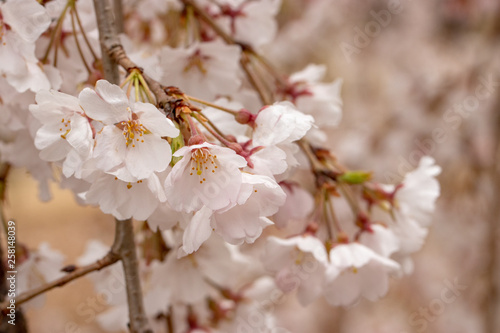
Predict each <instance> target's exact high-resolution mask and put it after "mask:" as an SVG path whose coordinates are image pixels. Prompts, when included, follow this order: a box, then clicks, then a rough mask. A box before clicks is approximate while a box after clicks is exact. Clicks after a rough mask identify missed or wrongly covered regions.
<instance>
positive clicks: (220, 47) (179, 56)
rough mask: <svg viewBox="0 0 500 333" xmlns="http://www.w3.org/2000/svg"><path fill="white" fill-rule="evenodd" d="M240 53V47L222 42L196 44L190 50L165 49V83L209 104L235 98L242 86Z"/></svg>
mask: <svg viewBox="0 0 500 333" xmlns="http://www.w3.org/2000/svg"><path fill="white" fill-rule="evenodd" d="M240 52H241V50H240V47H239V46H235V45H225V44H224V43H223V42H221V41H215V42H204V43H193V44H192V45H191V46H189V47H187V48H175V49H174V48H170V47H168V46H167V47H164V48H163V49H162V50H161V53H160V67H161V71H162V72H163V75H162V80H161V81H165V82H169V84H171V85H175V86H178V87H179V88H180V89H181V90H182V91H184V92H185V93H187V94H190V95H193V96H196V97H198V98H201V99H205V100H208V101H213V100H214V99H215V98H216V97H218V96H224V95H231V94H233V93H235V92H236V91H237V90H238V88H239V86H240V84H241V80H240V78H239V77H238V73H239V60H240Z"/></svg>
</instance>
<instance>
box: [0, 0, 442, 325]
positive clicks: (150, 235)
mask: <svg viewBox="0 0 500 333" xmlns="http://www.w3.org/2000/svg"><path fill="white" fill-rule="evenodd" d="M136 7H137V8H142V9H140V10H138V11H136V9H137V8H136ZM279 7H280V1H277V0H256V1H250V0H249V1H245V0H215V1H205V0H198V1H174V0H172V1H157V0H142V1H139V2H138V3H137V4H130V5H129V6H126V7H125V10H126V11H127V15H125V16H124V17H126V22H125V24H126V25H125V27H126V31H127V32H128V34H127V35H123V36H122V37H121V40H122V43H123V48H124V49H125V51H126V52H124V54H127V55H128V56H123V57H127V60H129V61H134V62H135V65H136V66H123V67H124V69H125V71H124V72H121V73H120V80H121V84H120V85H115V84H112V83H110V82H108V81H106V80H103V79H102V78H103V77H104V68H103V63H102V60H101V59H100V53H101V52H99V51H98V48H97V40H98V39H97V33H96V32H97V25H96V23H95V20H94V9H93V7H92V5H91V2H82V1H79V2H76V1H72V0H68V1H66V0H60V1H59V0H58V1H51V2H47V3H46V4H45V5H40V4H39V2H37V1H36V0H16V1H14V0H8V1H6V2H4V3H2V4H1V5H0V11H1V15H0V23H1V26H0V29H1V30H0V32H1V33H2V35H1V37H0V38H1V40H2V42H3V45H0V60H2V61H0V64H3V65H0V72H1V73H2V76H1V77H0V86H1V87H2V92H4V91H5V94H2V96H1V97H2V98H1V99H0V112H1V113H2V116H3V117H2V118H1V119H2V120H1V121H0V128H1V131H0V133H2V135H1V136H0V159H1V161H2V162H3V163H9V164H11V165H13V166H16V167H26V168H27V169H28V170H29V171H30V172H31V173H32V174H33V176H34V177H35V178H36V179H37V180H39V181H40V184H41V189H42V191H41V198H42V199H49V198H50V193H49V192H48V182H49V181H50V180H56V179H57V181H58V182H59V183H60V185H61V186H62V187H64V188H68V189H70V190H71V191H72V192H73V193H74V194H75V198H76V199H77V200H78V202H79V203H81V204H86V205H95V206H98V207H99V208H100V209H101V210H102V211H103V212H104V213H107V214H111V215H113V216H114V217H115V218H116V219H117V220H127V219H131V218H133V219H136V220H139V221H145V222H144V223H143V228H142V229H141V231H140V232H139V233H138V234H137V239H136V243H137V244H138V245H139V257H140V271H141V276H142V278H143V279H144V280H145V281H147V283H146V284H145V287H144V289H145V290H144V294H145V302H146V312H147V315H148V316H149V318H150V319H151V320H152V322H153V325H156V324H158V325H157V326H158V327H157V330H155V331H156V332H162V331H164V327H166V325H165V324H164V323H163V322H162V320H163V321H164V320H165V318H168V321H169V322H174V323H175V325H174V327H175V332H201V331H205V332H208V331H210V332H239V331H243V330H247V331H248V330H249V328H248V327H250V329H251V330H252V331H258V332H269V331H271V330H272V329H274V328H276V325H277V323H276V320H275V318H274V316H273V314H272V313H271V312H270V311H268V309H263V307H262V303H264V302H265V301H266V297H267V296H268V295H269V294H270V293H271V292H272V291H277V290H281V291H282V292H290V291H292V290H297V295H298V298H299V300H300V302H301V303H302V304H304V305H305V304H308V303H311V302H312V301H314V300H315V299H317V298H318V297H320V296H323V297H325V298H326V300H327V301H328V302H329V303H330V304H332V305H343V306H349V305H352V304H354V303H356V302H357V301H358V300H360V299H361V298H366V299H369V300H372V301H373V300H376V299H378V298H379V297H381V296H383V295H384V294H385V293H386V292H387V289H388V283H389V277H390V276H398V275H402V273H410V272H411V268H412V262H411V257H410V255H411V254H412V253H414V252H416V251H418V250H419V249H420V248H421V246H422V244H423V240H424V238H425V236H426V234H427V227H428V226H429V224H430V221H431V214H432V211H433V210H434V202H435V200H436V198H437V197H438V195H439V184H438V183H437V181H436V179H435V177H436V176H437V175H438V174H439V172H440V169H439V167H438V166H436V165H435V164H434V161H433V160H432V158H430V157H426V158H423V159H422V160H421V163H420V165H419V167H418V168H417V169H416V170H415V171H413V172H411V173H409V174H407V175H406V177H405V178H404V181H403V182H402V183H401V184H399V185H384V184H378V183H374V182H372V181H371V173H369V172H364V171H351V170H348V169H347V168H345V167H344V166H342V165H341V164H340V163H339V162H338V161H337V159H336V158H335V156H333V154H332V153H330V152H329V151H328V150H326V149H324V148H322V147H321V146H320V145H321V144H323V143H325V142H326V141H327V134H326V131H327V130H329V129H331V128H332V127H334V126H337V125H338V124H339V122H340V119H341V115H342V100H341V97H340V89H341V84H342V81H341V80H340V79H337V80H335V81H333V82H331V83H325V82H322V81H321V80H322V78H323V77H324V75H325V70H326V69H325V67H323V66H318V65H309V66H307V67H306V68H305V69H304V70H302V71H300V72H297V73H295V74H292V75H290V76H285V75H281V74H279V72H278V70H277V69H276V68H274V66H273V65H272V64H270V63H269V62H268V61H267V60H266V59H265V58H264V56H263V55H262V54H261V53H260V52H261V50H262V49H263V47H264V46H265V45H266V44H269V43H270V42H271V41H273V39H274V37H275V34H276V30H277V23H276V20H275V15H276V14H277V11H278V9H279ZM200 12H202V13H203V15H201V14H200ZM167 15H168V16H169V17H171V18H177V19H178V22H177V23H178V25H177V27H176V28H175V29H174V28H173V27H169V26H168V25H165V24H163V23H162V22H163V21H162V20H163V19H164V18H165V16H167ZM51 22H52V23H51ZM179 27H183V28H182V29H180V28H179ZM179 30H180V31H179ZM44 32H45V33H44ZM70 36H71V38H70ZM146 41H148V43H147V44H146V43H145V42H146ZM174 46H175V47H174ZM10 60H12V62H10ZM7 63H9V65H8V66H6V65H5V64H7ZM152 82H155V83H157V86H159V87H160V90H161V92H160V93H158V91H156V90H155V91H154V93H153V89H151V83H152ZM159 82H161V84H160V83H159ZM165 96H166V97H168V98H166V100H167V102H164V100H165V98H164V99H163V100H162V102H161V103H160V98H162V97H165ZM306 173H307V174H309V175H312V177H310V178H311V179H313V180H309V181H302V182H299V180H300V179H301V177H299V175H300V174H306ZM302 178H304V177H302ZM266 231H269V232H268V233H266ZM271 235H272V236H271ZM249 244H252V246H250V245H249ZM105 253H106V247H105V246H103V245H102V244H100V243H98V242H96V241H93V242H90V243H89V246H88V249H87V252H86V254H85V255H84V256H83V257H82V258H80V263H79V264H81V265H83V264H87V263H90V262H92V261H93V260H96V259H98V258H100V257H102V256H103V255H104V254H105ZM53 257H57V256H53ZM56 259H57V258H56ZM52 261H53V262H57V263H58V264H60V260H59V259H57V260H52ZM114 269H116V267H115V266H114V267H111V268H107V269H105V270H103V271H102V272H99V273H96V275H95V276H94V277H96V279H95V282H96V289H97V290H101V289H103V288H104V289H105V288H106V284H107V283H108V281H109V279H119V280H120V281H122V280H123V279H124V277H123V276H122V275H120V274H118V276H117V275H116V274H113V273H112V272H113V271H112V270H114ZM109 283H111V282H109ZM123 292H124V290H121V291H120V293H116V295H115V296H116V297H113V298H112V299H110V300H109V305H110V306H111V307H110V309H109V311H107V312H106V313H104V314H102V315H101V316H100V317H99V323H100V324H101V326H102V327H103V328H105V329H109V330H116V329H119V328H126V324H127V321H126V319H125V318H126V316H124V313H125V312H126V311H127V309H126V306H125V302H124V301H123V300H124V299H125V296H124V293H123ZM256 312H258V313H264V315H263V319H262V320H261V321H259V323H258V324H255V323H252V322H250V321H248V320H243V321H242V320H241V319H242V318H249V316H252V314H254V313H256Z"/></svg>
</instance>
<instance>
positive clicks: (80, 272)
mask: <svg viewBox="0 0 500 333" xmlns="http://www.w3.org/2000/svg"><path fill="white" fill-rule="evenodd" d="M119 259H120V258H119V256H118V255H117V254H115V253H113V252H109V253H108V254H107V255H106V256H104V257H103V258H102V259H100V260H97V261H96V262H94V263H92V264H89V265H86V266H83V267H78V268H76V269H75V270H74V271H73V272H71V273H68V274H66V275H65V276H63V277H62V278H60V279H57V280H55V281H52V282H50V283H46V284H43V285H41V286H39V287H37V288H34V289H32V290H29V291H27V292H24V293H22V294H21V295H19V296H17V297H16V298H15V300H16V306H18V305H20V304H22V303H25V302H27V301H29V300H31V299H33V298H35V297H36V296H39V295H41V294H43V293H46V292H47V291H49V290H51V289H54V288H56V287H62V286H64V285H65V284H66V283H68V282H71V281H73V280H75V279H78V278H79V277H82V276H84V275H87V274H88V273H92V272H94V271H98V270H101V269H103V268H104V267H107V266H110V265H113V264H114V263H116V262H117V261H118V260H119ZM9 302H10V301H9V299H7V300H5V301H4V302H2V303H1V304H0V309H2V311H5V309H6V308H7V306H8V305H9Z"/></svg>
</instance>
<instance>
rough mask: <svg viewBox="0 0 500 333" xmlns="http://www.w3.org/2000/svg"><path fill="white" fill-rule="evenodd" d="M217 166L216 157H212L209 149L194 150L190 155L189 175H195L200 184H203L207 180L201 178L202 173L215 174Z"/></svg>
mask: <svg viewBox="0 0 500 333" xmlns="http://www.w3.org/2000/svg"><path fill="white" fill-rule="evenodd" d="M217 164H218V162H217V155H212V153H211V152H210V150H209V149H207V148H200V149H196V150H194V151H193V152H192V153H191V172H190V173H189V175H190V176H193V175H194V173H196V175H198V177H199V178H200V184H203V183H204V182H205V181H206V180H207V179H206V178H205V177H203V171H205V173H208V174H210V172H211V173H215V170H216V169H217V168H218V166H217ZM205 176H206V175H205Z"/></svg>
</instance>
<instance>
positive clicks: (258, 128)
mask: <svg viewBox="0 0 500 333" xmlns="http://www.w3.org/2000/svg"><path fill="white" fill-rule="evenodd" d="M313 123H314V118H313V117H312V116H310V115H305V114H303V113H302V112H300V111H299V110H297V109H296V108H295V107H294V105H293V104H292V103H290V102H278V103H274V104H273V105H269V106H265V107H264V108H262V109H261V110H260V111H259V114H258V115H257V118H256V119H255V126H254V132H253V136H252V142H253V144H254V145H255V146H271V145H277V144H280V143H291V142H294V141H297V140H299V139H301V138H302V137H303V136H304V135H306V133H307V131H309V130H310V129H311V127H312V126H313Z"/></svg>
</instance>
